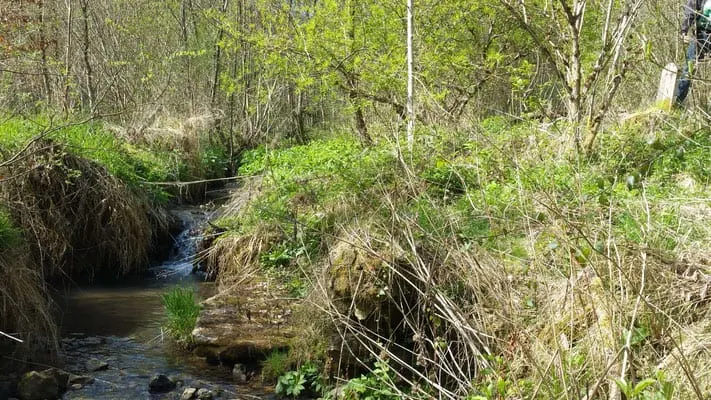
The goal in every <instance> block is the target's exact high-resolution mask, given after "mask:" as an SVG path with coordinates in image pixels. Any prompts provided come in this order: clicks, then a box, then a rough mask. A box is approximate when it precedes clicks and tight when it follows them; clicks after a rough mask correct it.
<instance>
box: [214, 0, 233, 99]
mask: <svg viewBox="0 0 711 400" xmlns="http://www.w3.org/2000/svg"><path fill="white" fill-rule="evenodd" d="M228 6H229V0H224V2H223V3H222V7H221V8H220V12H221V13H222V15H224V14H225V12H227V7H228ZM224 35H225V30H224V29H222V27H220V29H219V30H218V31H217V40H216V41H215V58H214V61H213V62H214V73H213V75H212V89H211V91H210V105H211V106H212V107H214V106H215V102H216V101H217V85H218V82H219V81H220V58H221V56H222V47H220V42H221V41H222V38H223V37H224Z"/></svg>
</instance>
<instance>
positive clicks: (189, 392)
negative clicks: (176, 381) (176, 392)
mask: <svg viewBox="0 0 711 400" xmlns="http://www.w3.org/2000/svg"><path fill="white" fill-rule="evenodd" d="M196 394H197V389H196V388H192V387H189V388H185V390H183V394H182V396H180V400H191V399H193V398H195V395H196Z"/></svg>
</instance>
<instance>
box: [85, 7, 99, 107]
mask: <svg viewBox="0 0 711 400" xmlns="http://www.w3.org/2000/svg"><path fill="white" fill-rule="evenodd" d="M81 13H82V19H83V20H84V48H83V55H84V69H85V70H86V91H87V103H88V104H87V105H88V108H89V110H91V113H92V114H93V113H94V112H95V111H96V110H95V107H96V91H95V88H94V79H93V74H94V71H93V70H92V68H91V62H90V59H89V48H90V40H89V0H81Z"/></svg>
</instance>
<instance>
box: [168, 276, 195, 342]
mask: <svg viewBox="0 0 711 400" xmlns="http://www.w3.org/2000/svg"><path fill="white" fill-rule="evenodd" d="M161 298H162V300H163V306H164V307H165V310H166V313H167V314H168V321H167V323H166V325H165V328H166V330H167V331H168V333H169V334H170V335H171V336H172V337H173V338H174V339H175V340H176V341H177V342H178V343H180V344H181V345H183V346H189V345H190V344H191V343H192V332H193V329H195V323H196V322H197V317H198V314H199V313H200V305H199V304H198V302H197V300H196V299H195V291H194V290H193V289H191V288H183V287H177V286H176V287H174V288H172V289H170V290H168V291H166V292H165V293H163V295H162V296H161Z"/></svg>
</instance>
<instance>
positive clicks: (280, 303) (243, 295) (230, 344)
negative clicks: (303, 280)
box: [193, 278, 294, 366]
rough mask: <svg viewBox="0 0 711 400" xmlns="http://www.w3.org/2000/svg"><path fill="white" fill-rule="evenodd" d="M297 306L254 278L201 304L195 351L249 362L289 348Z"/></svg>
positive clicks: (231, 362)
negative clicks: (290, 317)
mask: <svg viewBox="0 0 711 400" xmlns="http://www.w3.org/2000/svg"><path fill="white" fill-rule="evenodd" d="M293 306H294V301H293V299H290V298H289V296H288V295H286V294H285V293H284V291H282V290H279V288H275V287H272V286H271V285H270V284H269V283H267V281H266V280H263V281H262V280H260V279H257V278H253V279H252V281H251V282H248V283H245V284H243V285H241V287H240V288H239V289H235V290H234V291H233V292H230V293H221V294H218V295H216V296H214V297H211V298H209V299H207V300H205V301H204V302H203V303H202V310H201V311H200V316H199V317H198V321H197V324H196V327H195V330H193V340H194V342H195V345H196V349H195V352H196V354H197V355H199V356H201V357H205V358H206V359H207V360H208V362H213V363H222V364H227V365H230V366H231V365H234V364H238V363H239V364H250V363H254V362H255V361H259V360H262V359H264V358H265V357H266V356H268V355H269V354H271V353H272V352H273V351H275V350H284V349H287V348H288V347H289V344H290V341H291V338H292V337H293V336H294V331H293V328H292V326H291V325H290V323H289V316H290V315H291V312H292V307H293Z"/></svg>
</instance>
